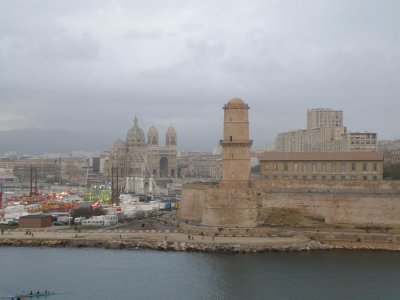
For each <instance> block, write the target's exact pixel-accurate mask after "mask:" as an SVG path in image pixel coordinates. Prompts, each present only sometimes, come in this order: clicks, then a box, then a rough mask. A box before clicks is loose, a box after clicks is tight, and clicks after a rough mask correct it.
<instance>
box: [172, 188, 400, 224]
mask: <svg viewBox="0 0 400 300" xmlns="http://www.w3.org/2000/svg"><path fill="white" fill-rule="evenodd" d="M182 199H184V200H183V201H182V203H181V207H180V211H179V213H178V216H179V217H180V218H181V219H184V220H190V221H194V222H199V223H201V224H203V225H209V226H226V227H236V226H238V227H255V226H258V225H262V224H271V223H273V221H272V220H274V219H275V218H276V216H274V213H275V214H276V213H279V214H280V216H281V218H283V219H285V212H286V213H288V214H291V215H292V217H293V215H295V216H297V219H298V222H299V223H301V222H302V221H304V218H305V219H307V218H311V219H313V220H319V221H320V222H321V223H326V224H332V225H334V224H352V225H400V182H396V181H380V182H336V183H332V182H310V183H304V182H301V181H298V182H296V181H274V182H268V181H265V180H250V181H248V182H247V183H243V184H242V186H241V187H238V186H237V184H230V183H224V182H221V183H220V184H218V185H214V186H210V185H204V184H188V185H185V187H184V189H183V195H182ZM238 212H239V213H238ZM295 222H296V220H295ZM278 225H282V224H278ZM296 225H300V224H296Z"/></svg>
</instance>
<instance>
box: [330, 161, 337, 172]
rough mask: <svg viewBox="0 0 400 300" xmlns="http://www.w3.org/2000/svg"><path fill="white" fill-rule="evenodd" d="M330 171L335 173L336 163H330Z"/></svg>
mask: <svg viewBox="0 0 400 300" xmlns="http://www.w3.org/2000/svg"><path fill="white" fill-rule="evenodd" d="M331 172H332V173H336V163H331Z"/></svg>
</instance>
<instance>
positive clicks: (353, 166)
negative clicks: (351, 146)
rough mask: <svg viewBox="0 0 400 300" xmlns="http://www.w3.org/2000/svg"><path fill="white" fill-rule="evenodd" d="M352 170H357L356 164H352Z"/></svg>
mask: <svg viewBox="0 0 400 300" xmlns="http://www.w3.org/2000/svg"><path fill="white" fill-rule="evenodd" d="M351 171H352V172H355V171H356V164H354V163H353V164H351Z"/></svg>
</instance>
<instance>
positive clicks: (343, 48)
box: [0, 0, 400, 150]
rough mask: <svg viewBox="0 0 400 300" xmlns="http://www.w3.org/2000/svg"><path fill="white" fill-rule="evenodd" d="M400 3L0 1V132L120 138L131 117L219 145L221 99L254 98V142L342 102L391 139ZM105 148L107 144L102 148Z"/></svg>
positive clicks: (349, 115)
mask: <svg viewBox="0 0 400 300" xmlns="http://www.w3.org/2000/svg"><path fill="white" fill-rule="evenodd" d="M399 12H400V1H398V0H393V1H385V0H383V1H378V0H375V1H368V0H359V1H351V0H343V1H335V0H330V1H324V0H315V1H297V0H296V1H281V0H277V1H249V0H246V1H233V0H228V1H215V0H211V1H204V0H202V1H187V0H185V1H149V0H146V1H132V0H130V1H128V0H127V1H116V0H113V1H108V0H107V1H106V0H104V1H82V0H79V1H78V0H77V1H73V0H68V1H54V0H47V1H44V0H43V1H34V0H29V1H28V0H24V1H18V0H1V1H0V130H9V129H21V128H41V129H55V128H59V129H66V130H69V131H75V132H77V131H80V132H84V133H92V132H96V133H98V132H102V133H104V138H105V139H110V141H111V143H113V142H114V141H115V140H116V139H117V138H118V137H122V138H125V136H126V132H127V130H128V129H129V127H131V126H132V124H133V119H134V116H135V114H136V115H137V117H138V119H139V125H140V126H141V127H142V128H143V129H144V130H145V132H147V130H148V128H149V127H150V126H151V124H154V125H155V126H156V127H157V128H158V129H159V133H160V135H161V136H164V135H165V130H166V128H167V127H168V126H169V125H174V126H175V128H176V131H177V133H178V144H179V146H180V147H181V148H186V149H187V148H191V149H205V150H209V149H211V148H212V147H215V146H216V145H217V143H218V140H219V139H220V138H221V136H222V118H223V110H222V106H223V105H224V104H225V103H226V102H227V101H228V100H229V99H230V98H232V97H240V98H242V99H243V100H244V101H245V102H247V103H248V104H249V105H250V107H251V110H250V122H251V137H252V139H253V140H254V144H255V146H256V147H262V146H263V145H265V144H267V143H272V142H274V139H275V136H276V134H277V133H279V132H282V131H287V130H290V129H298V128H305V126H306V110H307V109H309V108H317V107H323V108H332V109H340V110H343V111H344V122H345V125H346V126H347V127H348V129H349V130H350V131H365V130H367V131H372V132H377V133H378V137H379V138H380V139H387V138H390V139H393V138H399V137H400V133H399V128H400V126H399V125H400V121H399V116H400V76H399V75H400V71H399V70H400V17H399ZM110 147H111V145H110Z"/></svg>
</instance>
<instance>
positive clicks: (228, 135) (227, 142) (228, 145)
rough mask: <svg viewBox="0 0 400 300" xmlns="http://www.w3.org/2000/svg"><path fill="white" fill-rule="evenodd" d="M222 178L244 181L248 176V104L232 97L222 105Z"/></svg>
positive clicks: (249, 141) (249, 145) (250, 142)
mask: <svg viewBox="0 0 400 300" xmlns="http://www.w3.org/2000/svg"><path fill="white" fill-rule="evenodd" d="M223 109H224V139H223V140H221V141H220V145H221V147H222V180H225V181H228V180H229V181H232V180H238V181H245V180H249V178H250V147H251V145H252V143H253V141H252V140H249V112H248V111H249V106H248V105H247V104H246V103H244V102H243V100H242V99H239V98H233V99H231V100H230V101H229V102H228V104H226V105H225V106H224V107H223Z"/></svg>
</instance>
